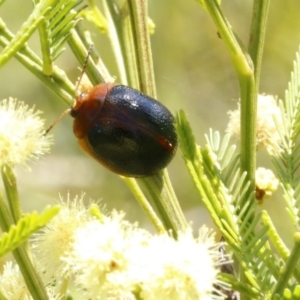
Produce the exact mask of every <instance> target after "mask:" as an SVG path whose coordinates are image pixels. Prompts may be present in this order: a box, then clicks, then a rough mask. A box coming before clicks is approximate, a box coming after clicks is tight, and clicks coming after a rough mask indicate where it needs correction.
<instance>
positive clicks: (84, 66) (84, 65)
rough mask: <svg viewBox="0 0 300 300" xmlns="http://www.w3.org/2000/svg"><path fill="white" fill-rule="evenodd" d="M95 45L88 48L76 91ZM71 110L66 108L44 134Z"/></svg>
mask: <svg viewBox="0 0 300 300" xmlns="http://www.w3.org/2000/svg"><path fill="white" fill-rule="evenodd" d="M93 47H94V45H93V44H91V45H90V48H89V50H88V53H87V56H86V58H85V60H84V63H83V66H82V71H81V74H80V77H79V80H78V82H77V84H76V88H75V93H76V91H77V90H78V87H79V85H80V82H81V80H82V77H83V75H84V73H85V69H86V67H87V64H88V61H89V57H90V56H91V53H92V50H93ZM70 111H71V108H68V109H66V110H65V111H64V112H63V113H62V114H61V115H60V116H59V117H58V118H57V119H56V120H55V121H54V123H53V124H52V125H50V127H49V128H48V129H47V130H46V131H45V133H44V136H45V135H47V134H48V132H49V131H50V130H51V129H52V128H53V127H54V126H55V125H56V124H57V123H58V122H59V121H60V120H61V119H62V118H63V117H64V116H65V115H67V114H68V113H70Z"/></svg>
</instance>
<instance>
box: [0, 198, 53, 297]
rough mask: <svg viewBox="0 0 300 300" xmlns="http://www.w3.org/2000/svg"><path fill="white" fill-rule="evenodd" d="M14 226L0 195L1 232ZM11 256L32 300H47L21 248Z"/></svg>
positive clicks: (38, 277) (38, 279)
mask: <svg viewBox="0 0 300 300" xmlns="http://www.w3.org/2000/svg"><path fill="white" fill-rule="evenodd" d="M13 224H14V222H13V217H12V215H11V214H10V212H9V209H8V208H7V205H6V203H5V201H4V199H3V196H2V194H1V193H0V225H1V228H2V230H3V231H6V232H7V231H8V230H9V228H10V226H12V225H13ZM13 256H14V258H15V260H16V262H17V263H18V265H19V268H20V271H21V273H22V275H23V277H24V280H25V282H26V285H27V288H28V290H29V291H30V293H31V295H32V297H33V299H35V300H41V299H43V300H47V299H48V295H47V292H46V290H45V287H44V285H43V282H42V280H41V278H40V276H39V275H38V274H37V273H36V271H35V269H34V267H33V264H32V262H31V260H30V258H29V257H28V255H27V252H26V251H25V249H24V247H23V246H20V247H18V248H17V249H15V250H14V251H13Z"/></svg>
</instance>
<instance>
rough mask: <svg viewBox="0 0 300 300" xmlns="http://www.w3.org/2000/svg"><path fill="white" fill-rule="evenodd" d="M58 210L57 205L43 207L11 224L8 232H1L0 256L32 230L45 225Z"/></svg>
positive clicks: (12, 248)
mask: <svg viewBox="0 0 300 300" xmlns="http://www.w3.org/2000/svg"><path fill="white" fill-rule="evenodd" d="M58 212H59V206H53V207H50V208H47V209H45V211H44V212H42V213H41V214H38V213H37V212H33V213H31V214H26V215H25V216H24V217H23V218H21V219H20V220H19V221H18V223H17V224H16V225H13V226H11V228H10V229H9V231H8V232H4V233H3V234H2V236H1V238H0V257H1V256H3V255H5V254H7V253H8V252H11V251H13V250H14V249H15V248H17V247H18V246H20V245H21V244H22V243H23V242H24V241H26V240H27V239H28V238H29V237H30V236H31V235H32V234H33V233H34V232H36V231H38V230H39V229H41V228H42V227H43V226H45V225H46V224H47V223H48V222H49V221H50V220H51V219H52V218H53V217H54V216H55V215H56V214H57V213H58Z"/></svg>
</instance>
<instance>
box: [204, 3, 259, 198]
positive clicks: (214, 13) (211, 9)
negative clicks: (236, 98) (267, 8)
mask: <svg viewBox="0 0 300 300" xmlns="http://www.w3.org/2000/svg"><path fill="white" fill-rule="evenodd" d="M205 4H206V7H207V11H208V13H209V14H210V16H211V17H212V19H213V21H214V22H215V25H216V26H217V28H218V31H219V33H220V35H221V38H222V40H223V41H224V44H225V46H226V47H227V50H228V52H229V54H230V57H231V60H232V63H233V66H234V68H235V71H236V74H237V77H238V80H239V86H240V98H241V172H242V173H244V172H247V181H249V182H250V188H249V191H248V194H246V195H245V197H244V199H245V201H246V200H247V199H249V197H251V194H252V192H253V191H254V188H255V184H254V175H255V165H256V159H255V157H256V86H255V81H254V71H253V65H252V61H251V59H250V57H249V54H248V53H247V52H246V50H245V47H244V46H243V45H242V43H241V42H240V40H239V39H238V37H237V36H236V35H235V33H234V32H233V31H232V29H231V26H230V25H229V23H228V21H227V20H226V19H225V17H224V16H223V14H222V11H221V9H220V7H219V5H218V3H217V2H216V0H205ZM252 200H253V201H255V199H254V195H253V196H252Z"/></svg>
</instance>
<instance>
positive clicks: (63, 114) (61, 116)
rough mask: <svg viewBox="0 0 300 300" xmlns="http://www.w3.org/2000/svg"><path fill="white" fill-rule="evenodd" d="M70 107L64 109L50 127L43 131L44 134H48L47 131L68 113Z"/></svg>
mask: <svg viewBox="0 0 300 300" xmlns="http://www.w3.org/2000/svg"><path fill="white" fill-rule="evenodd" d="M70 111H71V108H68V109H66V110H65V111H64V112H63V113H62V114H61V115H60V116H59V117H58V118H57V119H56V120H55V121H54V123H53V124H52V125H50V127H49V128H48V129H47V130H46V131H45V133H44V136H45V135H47V134H48V132H49V131H50V130H51V129H52V128H53V127H54V126H55V125H56V124H57V123H58V122H59V121H60V120H61V119H62V118H63V117H64V116H65V115H67V114H68V113H70Z"/></svg>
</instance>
